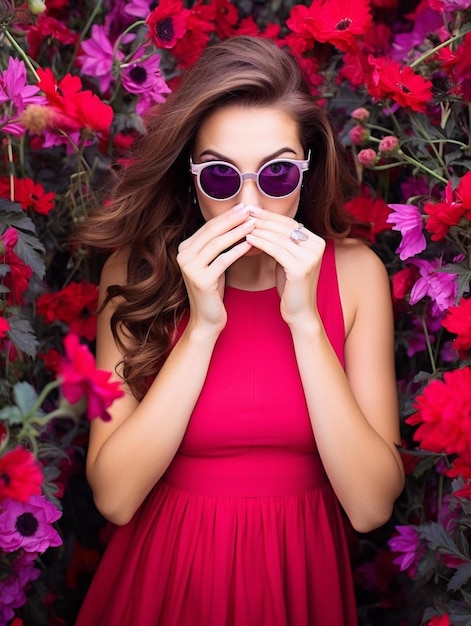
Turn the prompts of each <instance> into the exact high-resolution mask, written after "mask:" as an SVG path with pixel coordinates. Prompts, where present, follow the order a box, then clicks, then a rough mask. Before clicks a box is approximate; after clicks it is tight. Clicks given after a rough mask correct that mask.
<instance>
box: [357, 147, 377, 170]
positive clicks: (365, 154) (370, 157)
mask: <svg viewBox="0 0 471 626" xmlns="http://www.w3.org/2000/svg"><path fill="white" fill-rule="evenodd" d="M358 161H359V162H360V163H361V164H362V165H364V166H365V167H372V166H373V165H375V163H376V162H377V161H378V155H377V154H376V152H375V151H374V150H373V149H372V148H366V149H365V150H360V152H359V153H358Z"/></svg>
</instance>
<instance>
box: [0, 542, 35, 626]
mask: <svg viewBox="0 0 471 626" xmlns="http://www.w3.org/2000/svg"><path fill="white" fill-rule="evenodd" d="M36 556H37V555H36V553H34V552H33V553H28V552H21V553H20V554H19V555H18V556H17V557H16V558H15V559H14V560H13V562H12V563H10V564H8V565H6V564H2V565H3V567H2V570H3V571H2V577H1V578H0V607H1V608H0V624H2V625H3V624H6V623H9V622H10V620H11V619H13V617H14V616H15V611H14V609H17V608H19V607H21V606H23V605H24V604H25V603H26V600H27V598H26V594H25V587H26V585H27V584H28V583H30V582H32V581H33V580H36V579H37V578H38V577H39V575H40V573H41V572H40V570H39V569H37V568H36V567H35V566H34V563H35V559H36ZM2 617H3V621H2ZM13 625H14V623H13V622H12V626H13Z"/></svg>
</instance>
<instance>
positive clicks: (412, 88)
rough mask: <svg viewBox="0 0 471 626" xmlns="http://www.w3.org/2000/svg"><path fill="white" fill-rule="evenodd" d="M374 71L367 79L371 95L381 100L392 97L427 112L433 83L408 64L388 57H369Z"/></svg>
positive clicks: (412, 107) (416, 109) (413, 108)
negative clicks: (416, 72)
mask: <svg viewBox="0 0 471 626" xmlns="http://www.w3.org/2000/svg"><path fill="white" fill-rule="evenodd" d="M368 60H369V63H370V65H371V68H372V71H371V74H370V76H369V77H368V81H367V88H368V92H369V93H370V95H372V96H373V97H374V98H377V99H379V100H387V99H392V100H395V101H396V102H397V103H398V104H400V105H401V106H402V107H409V108H410V109H412V110H413V111H420V112H425V109H426V106H427V103H428V102H430V101H431V100H432V83H431V81H429V80H426V79H425V78H423V77H422V76H420V75H419V74H415V73H414V71H413V70H412V69H411V68H410V67H408V66H407V65H404V66H401V65H400V64H399V63H397V61H394V60H393V59H387V58H384V57H383V58H378V59H376V58H374V57H373V56H372V55H370V56H369V57H368Z"/></svg>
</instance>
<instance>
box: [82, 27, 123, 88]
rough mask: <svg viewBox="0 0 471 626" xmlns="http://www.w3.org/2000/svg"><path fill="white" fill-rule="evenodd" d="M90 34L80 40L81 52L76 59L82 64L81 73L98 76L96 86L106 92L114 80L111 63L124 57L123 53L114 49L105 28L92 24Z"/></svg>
mask: <svg viewBox="0 0 471 626" xmlns="http://www.w3.org/2000/svg"><path fill="white" fill-rule="evenodd" d="M91 32H92V36H91V37H90V38H89V39H85V41H82V54H80V55H79V56H78V57H77V61H78V62H79V63H81V64H82V68H81V69H82V73H83V74H86V75H87V76H95V77H96V78H98V86H99V88H100V91H101V92H102V93H107V92H108V90H109V88H110V85H111V83H112V82H113V80H114V78H115V77H114V76H113V71H112V70H113V65H114V63H116V62H118V61H122V59H124V54H123V53H122V52H121V51H120V50H119V49H117V50H115V49H114V46H113V44H112V43H111V41H110V40H109V38H108V34H107V32H106V28H105V27H104V26H99V25H98V24H94V25H93V26H92V30H91Z"/></svg>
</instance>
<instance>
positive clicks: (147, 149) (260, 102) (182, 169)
mask: <svg viewBox="0 0 471 626" xmlns="http://www.w3.org/2000/svg"><path fill="white" fill-rule="evenodd" d="M235 103H237V104H242V105H244V106H245V107H249V108H250V107H251V106H276V107H277V108H278V109H282V110H285V111H286V112H288V113H290V114H291V115H292V116H293V117H294V119H296V120H297V122H298V124H299V128H300V137H301V141H302V142H303V144H304V148H305V150H306V155H307V153H308V150H309V149H310V150H311V163H310V168H309V171H308V172H307V173H306V175H305V178H304V186H303V189H302V193H301V199H300V204H299V209H298V213H297V218H298V219H299V221H301V222H302V223H303V224H304V225H305V226H306V227H307V228H308V229H309V230H312V231H313V232H315V233H317V234H318V235H320V236H322V237H325V238H334V237H337V238H338V237H342V236H345V235H346V234H347V232H348V230H349V226H350V218H349V216H348V214H347V213H346V212H345V209H344V204H345V199H346V197H348V196H349V195H350V192H351V191H352V190H353V186H354V184H355V179H354V178H353V176H352V175H351V173H350V171H349V169H348V168H347V166H346V164H345V159H344V157H343V149H342V147H341V146H340V144H339V142H338V140H337V136H336V133H335V131H334V130H333V128H332V125H331V124H330V122H329V120H328V119H327V116H326V114H325V112H324V111H323V110H322V109H321V108H320V107H319V106H318V105H317V104H316V102H315V100H314V98H313V97H312V96H311V95H310V93H309V89H308V87H307V85H306V84H305V82H304V80H303V77H302V74H301V72H300V70H299V67H298V65H297V64H296V62H295V61H294V59H293V58H292V57H291V56H290V54H289V53H288V52H286V51H285V50H282V49H280V48H279V47H278V46H276V44H275V43H273V42H271V41H268V40H265V39H262V38H256V37H246V36H240V37H234V38H232V39H228V40H226V41H223V42H221V43H217V44H214V45H211V46H208V47H207V48H206V50H205V51H204V52H203V54H202V56H201V58H200V59H199V61H198V62H197V63H196V64H195V65H193V66H192V67H191V68H190V69H189V70H187V72H186V73H185V74H184V75H183V77H182V80H181V83H180V85H179V86H178V88H177V89H176V91H175V92H173V93H172V94H171V95H170V96H169V97H168V99H167V101H166V102H165V103H164V104H162V105H159V106H158V107H155V108H154V109H151V110H150V111H149V113H148V115H147V118H146V120H145V122H146V129H147V132H146V134H145V135H144V136H143V137H142V138H141V139H140V140H139V141H138V142H137V144H136V145H135V147H134V150H133V155H132V159H131V164H130V165H129V166H128V167H126V168H125V169H123V171H122V172H121V173H120V175H119V178H118V181H117V183H116V185H115V187H114V189H113V191H112V194H111V198H110V201H109V203H107V206H106V209H102V210H101V211H99V212H96V213H94V214H93V215H91V216H90V218H89V219H88V221H87V223H86V224H85V226H84V228H83V230H82V233H81V240H82V241H83V242H84V243H85V244H86V245H88V246H93V247H95V248H101V249H105V250H108V251H112V250H116V249H122V248H127V249H128V250H129V261H128V268H127V282H126V285H125V286H112V287H111V288H110V289H109V291H108V300H107V301H109V300H110V299H112V298H115V297H118V298H119V299H118V300H117V302H118V304H117V306H116V310H115V312H114V314H113V316H112V331H113V334H114V336H115V339H116V341H117V342H118V344H119V345H121V348H122V350H123V353H124V354H125V356H124V359H123V375H124V378H125V380H126V382H127V383H128V385H129V387H130V388H131V390H132V392H133V393H134V394H135V396H136V397H137V398H139V399H140V398H142V396H143V395H144V393H145V391H146V388H147V385H148V383H149V379H150V378H151V377H152V376H155V374H156V373H157V372H158V370H159V368H160V367H161V366H162V363H163V362H164V360H165V358H166V356H167V354H168V351H169V347H170V345H171V341H172V336H173V334H174V331H175V327H176V324H177V323H178V320H179V319H180V318H181V316H182V314H183V313H184V312H185V311H186V310H187V309H188V299H187V294H186V290H185V286H184V283H183V280H182V276H181V272H180V269H179V267H178V265H177V263H176V255H177V248H178V245H179V243H180V242H181V241H183V240H184V239H186V238H187V237H189V236H190V235H191V234H193V233H194V232H195V231H196V230H197V229H198V228H199V227H200V226H201V225H202V224H203V218H202V215H201V213H200V211H199V208H198V207H197V206H195V204H194V194H193V187H192V186H193V180H192V177H191V175H190V173H189V157H190V152H191V146H192V143H193V141H194V139H195V136H196V133H197V131H198V129H199V127H200V125H201V123H202V121H203V120H204V119H205V118H206V116H208V115H209V114H210V113H211V112H212V111H214V110H215V109H218V108H220V107H223V106H227V105H228V104H235ZM247 114H248V115H250V111H248V113H247ZM118 330H120V331H121V332H123V333H125V335H126V348H124V346H123V345H122V344H120V340H119V333H118Z"/></svg>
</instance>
